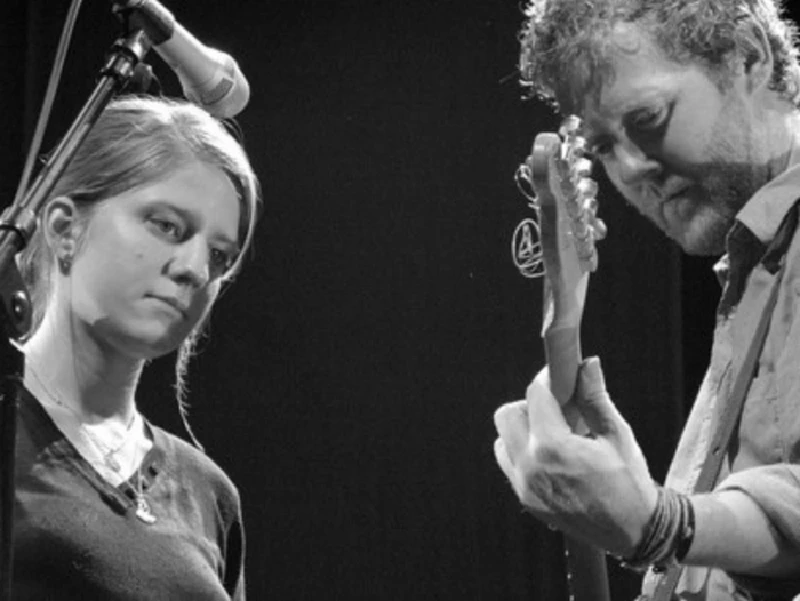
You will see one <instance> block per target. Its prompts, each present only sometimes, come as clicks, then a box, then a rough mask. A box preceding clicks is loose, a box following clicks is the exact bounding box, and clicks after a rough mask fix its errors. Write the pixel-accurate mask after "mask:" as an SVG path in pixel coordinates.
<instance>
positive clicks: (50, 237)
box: [42, 196, 79, 263]
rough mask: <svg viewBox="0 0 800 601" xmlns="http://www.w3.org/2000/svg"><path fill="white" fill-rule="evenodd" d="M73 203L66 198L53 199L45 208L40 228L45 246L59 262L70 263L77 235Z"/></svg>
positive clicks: (76, 220)
mask: <svg viewBox="0 0 800 601" xmlns="http://www.w3.org/2000/svg"><path fill="white" fill-rule="evenodd" d="M77 217H78V213H77V208H76V207H75V202H74V201H73V200H72V199H71V198H69V197H67V196H59V197H57V198H54V199H53V200H51V201H50V202H49V203H47V206H46V207H45V213H44V219H43V220H42V227H43V228H44V235H45V238H46V239H47V245H48V246H49V247H50V249H51V250H52V251H53V254H54V255H55V257H56V258H57V259H58V261H59V262H61V261H64V260H66V261H67V263H71V262H72V258H73V256H74V255H75V251H76V248H77V240H78V235H79V227H78V219H77Z"/></svg>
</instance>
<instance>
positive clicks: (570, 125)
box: [558, 115, 581, 138]
mask: <svg viewBox="0 0 800 601" xmlns="http://www.w3.org/2000/svg"><path fill="white" fill-rule="evenodd" d="M580 129H581V119H580V117H578V116H577V115H568V116H567V117H565V118H564V120H563V121H562V122H561V127H560V128H559V130H558V133H559V134H561V137H562V138H572V137H574V136H577V135H578V132H580Z"/></svg>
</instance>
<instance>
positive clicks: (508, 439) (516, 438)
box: [494, 401, 528, 464]
mask: <svg viewBox="0 0 800 601" xmlns="http://www.w3.org/2000/svg"><path fill="white" fill-rule="evenodd" d="M526 413H527V405H526V402H525V401H515V402H513V403H506V404H505V405H503V406H502V407H500V408H499V409H498V410H497V411H495V412H494V426H495V428H497V434H498V435H499V436H500V439H501V440H502V442H503V445H504V449H505V453H506V454H507V456H508V458H509V459H510V461H511V463H512V464H513V463H514V462H515V459H516V457H518V456H519V455H521V454H522V453H524V452H525V449H526V448H527V446H528V417H527V415H526Z"/></svg>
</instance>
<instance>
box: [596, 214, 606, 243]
mask: <svg viewBox="0 0 800 601" xmlns="http://www.w3.org/2000/svg"><path fill="white" fill-rule="evenodd" d="M592 227H593V228H594V239H595V240H602V239H603V238H605V237H606V235H607V234H608V228H607V227H606V224H605V222H604V221H603V220H602V219H600V218H599V217H597V218H595V220H594V225H593V226H592Z"/></svg>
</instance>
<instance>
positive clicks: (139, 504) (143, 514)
mask: <svg viewBox="0 0 800 601" xmlns="http://www.w3.org/2000/svg"><path fill="white" fill-rule="evenodd" d="M136 517H137V518H139V519H140V520H142V521H143V522H144V523H145V524H155V522H156V516H154V515H153V512H152V511H150V506H149V505H148V504H147V501H146V500H145V498H144V497H142V496H141V495H136Z"/></svg>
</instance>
